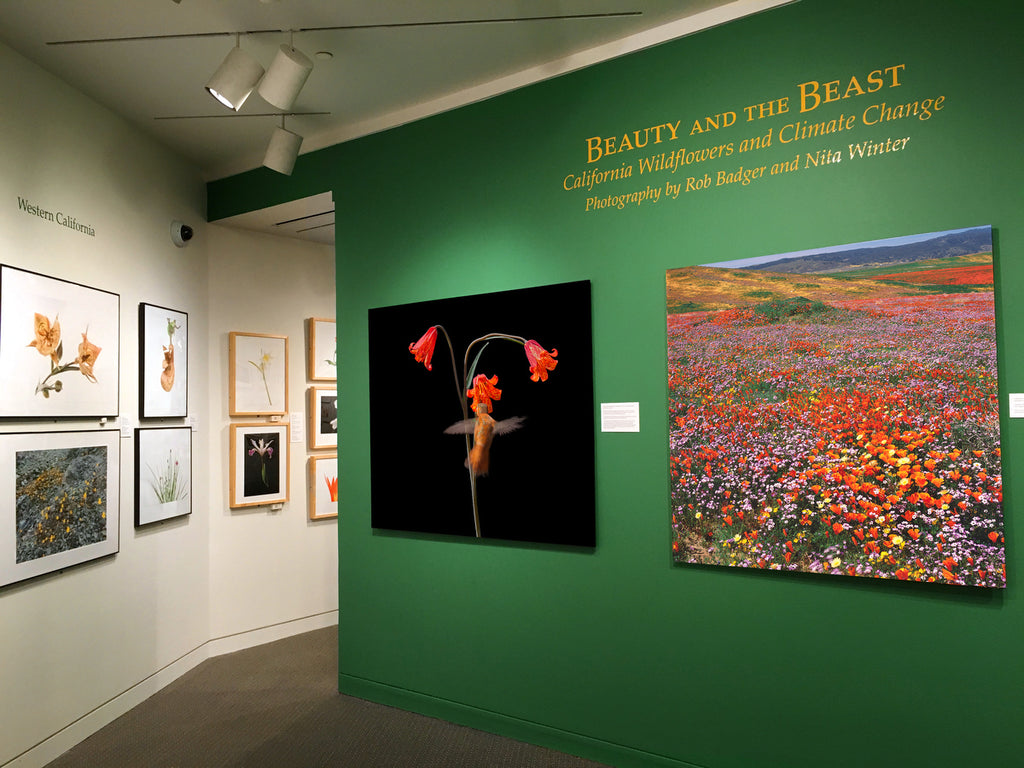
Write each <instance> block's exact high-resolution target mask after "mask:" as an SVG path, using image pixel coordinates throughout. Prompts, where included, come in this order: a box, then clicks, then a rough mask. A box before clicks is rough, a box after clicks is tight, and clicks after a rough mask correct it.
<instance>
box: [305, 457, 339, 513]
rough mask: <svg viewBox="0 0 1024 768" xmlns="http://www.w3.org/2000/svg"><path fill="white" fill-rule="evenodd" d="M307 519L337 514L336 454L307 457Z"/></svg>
mask: <svg viewBox="0 0 1024 768" xmlns="http://www.w3.org/2000/svg"><path fill="white" fill-rule="evenodd" d="M308 474H309V519H310V520H326V519H328V518H331V517H337V516H338V454H336V453H332V454H330V455H329V456H310V457H309V473H308Z"/></svg>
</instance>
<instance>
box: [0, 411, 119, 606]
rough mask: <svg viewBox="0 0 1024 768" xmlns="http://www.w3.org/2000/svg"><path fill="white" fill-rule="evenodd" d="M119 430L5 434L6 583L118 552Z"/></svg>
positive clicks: (0, 438)
mask: <svg viewBox="0 0 1024 768" xmlns="http://www.w3.org/2000/svg"><path fill="white" fill-rule="evenodd" d="M119 438H120V433H119V432H118V431H117V430H116V429H111V430H89V431H82V432H31V433H29V432H23V433H8V434H4V435H0V500H2V501H0V510H2V511H0V518H2V519H3V522H2V523H0V586H4V585H6V584H12V583H14V582H17V581H23V580H25V579H30V578H33V577H35V576H41V575H43V574H46V573H51V572H53V571H58V570H61V569H63V568H68V567H70V566H73V565H78V564H80V563H85V562H88V561H90V560H95V559H96V558H99V557H105V556H106V555H112V554H114V553H115V552H117V550H118V500H119V499H120V477H119V467H120V456H119V453H118V451H119Z"/></svg>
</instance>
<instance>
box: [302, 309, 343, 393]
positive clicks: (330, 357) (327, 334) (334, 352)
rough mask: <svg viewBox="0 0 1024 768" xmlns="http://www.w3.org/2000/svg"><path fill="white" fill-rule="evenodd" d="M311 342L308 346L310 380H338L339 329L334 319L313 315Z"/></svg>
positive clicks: (311, 319)
mask: <svg viewBox="0 0 1024 768" xmlns="http://www.w3.org/2000/svg"><path fill="white" fill-rule="evenodd" d="M306 322H307V324H308V325H309V344H308V346H307V347H306V363H307V372H308V375H309V380H310V381H337V380H338V331H337V325H336V324H335V322H334V320H326V319H324V318H320V317H311V318H309V320H307V321H306Z"/></svg>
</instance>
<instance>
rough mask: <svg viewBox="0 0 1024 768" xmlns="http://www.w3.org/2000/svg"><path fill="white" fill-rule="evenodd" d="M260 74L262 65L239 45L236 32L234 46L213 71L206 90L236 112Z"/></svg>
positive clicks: (258, 79)
mask: <svg viewBox="0 0 1024 768" xmlns="http://www.w3.org/2000/svg"><path fill="white" fill-rule="evenodd" d="M262 76H263V66H262V65H261V64H260V63H259V62H258V61H256V59H254V58H253V57H252V56H250V55H249V54H248V53H246V52H245V51H243V50H242V49H241V47H239V36H238V34H236V35H235V47H234V48H232V49H231V51H230V52H229V53H228V55H227V57H226V58H225V59H224V63H223V64H221V65H220V68H219V69H218V70H217V71H216V72H214V73H213V77H211V78H210V82H208V83H207V84H206V90H207V91H209V92H210V95H211V96H213V97H214V98H215V99H217V101H219V102H220V103H221V104H223V105H224V106H226V107H228V108H229V109H233V110H235V112H237V111H238V110H239V109H241V108H242V104H244V103H245V100H246V99H247V98H249V94H250V93H252V89H253V88H255V87H256V83H258V82H259V81H260V78H261V77H262Z"/></svg>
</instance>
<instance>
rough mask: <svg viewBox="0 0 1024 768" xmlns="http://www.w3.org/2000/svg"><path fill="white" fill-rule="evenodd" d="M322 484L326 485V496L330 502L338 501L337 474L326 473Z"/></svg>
mask: <svg viewBox="0 0 1024 768" xmlns="http://www.w3.org/2000/svg"><path fill="white" fill-rule="evenodd" d="M323 479H324V483H326V484H327V494H328V496H329V497H330V499H331V501H332V502H337V501H338V475H337V473H327V474H325V475H324V476H323Z"/></svg>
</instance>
